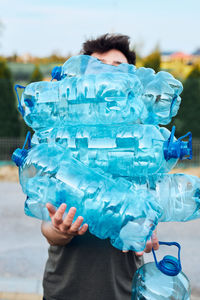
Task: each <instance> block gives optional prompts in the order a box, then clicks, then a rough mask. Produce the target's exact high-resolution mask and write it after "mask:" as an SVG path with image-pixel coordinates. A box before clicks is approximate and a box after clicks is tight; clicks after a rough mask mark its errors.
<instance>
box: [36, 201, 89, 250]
mask: <svg viewBox="0 0 200 300" xmlns="http://www.w3.org/2000/svg"><path fill="white" fill-rule="evenodd" d="M46 207H47V209H48V211H49V216H50V218H51V222H42V225H41V231H42V234H43V235H44V236H45V238H46V239H47V241H48V243H49V244H50V245H52V246H58V245H59V246H64V245H67V244H68V243H70V242H71V240H72V238H73V237H74V236H76V235H83V234H84V233H85V232H86V231H87V229H88V225H87V224H83V225H82V223H83V217H81V216H79V217H78V218H77V219H76V221H75V222H74V223H72V222H73V220H74V216H75V213H76V208H75V207H71V208H70V210H69V212H68V214H67V215H66V216H65V218H63V215H64V213H65V210H66V207H67V206H66V204H64V203H63V204H61V205H60V207H59V208H58V209H57V210H55V208H54V206H53V205H52V204H50V203H47V205H46ZM81 225H82V227H81Z"/></svg>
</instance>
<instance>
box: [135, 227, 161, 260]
mask: <svg viewBox="0 0 200 300" xmlns="http://www.w3.org/2000/svg"><path fill="white" fill-rule="evenodd" d="M152 248H153V249H154V250H158V249H159V242H158V238H157V229H155V230H154V232H153V234H152V236H151V240H148V241H147V243H146V247H145V249H144V251H141V252H135V254H136V255H137V256H142V255H143V254H144V252H145V253H149V252H151V251H152Z"/></svg>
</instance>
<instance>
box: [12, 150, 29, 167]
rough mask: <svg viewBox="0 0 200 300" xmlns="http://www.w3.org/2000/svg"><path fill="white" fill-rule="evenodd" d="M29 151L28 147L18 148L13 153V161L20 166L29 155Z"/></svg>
mask: <svg viewBox="0 0 200 300" xmlns="http://www.w3.org/2000/svg"><path fill="white" fill-rule="evenodd" d="M27 152H28V151H27V150H26V149H20V148H17V149H16V150H15V151H14V152H13V154H12V161H14V163H15V164H16V165H17V166H18V167H20V166H21V165H22V164H23V161H24V159H25V157H26V156H27Z"/></svg>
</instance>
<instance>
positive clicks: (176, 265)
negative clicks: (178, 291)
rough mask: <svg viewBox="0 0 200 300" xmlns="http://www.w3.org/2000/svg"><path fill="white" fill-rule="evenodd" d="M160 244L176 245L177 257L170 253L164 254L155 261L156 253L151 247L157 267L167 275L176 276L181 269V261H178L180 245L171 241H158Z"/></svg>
mask: <svg viewBox="0 0 200 300" xmlns="http://www.w3.org/2000/svg"><path fill="white" fill-rule="evenodd" d="M159 244H160V245H167V246H172V245H174V246H177V247H178V249H179V250H178V259H177V258H176V257H174V256H171V255H166V256H164V258H163V259H162V260H161V261H160V262H157V259H156V255H155V252H154V250H153V249H152V252H153V256H154V260H155V263H156V266H157V268H158V269H159V270H160V271H161V272H162V273H164V274H165V275H168V276H176V275H178V274H179V273H180V272H181V270H182V267H181V261H180V250H181V246H180V245H179V243H176V242H171V243H167V242H159Z"/></svg>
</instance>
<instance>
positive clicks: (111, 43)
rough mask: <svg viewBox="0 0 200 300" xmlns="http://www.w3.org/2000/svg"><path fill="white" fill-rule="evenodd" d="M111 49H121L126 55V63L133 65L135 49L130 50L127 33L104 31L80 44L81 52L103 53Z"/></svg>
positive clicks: (87, 53)
mask: <svg viewBox="0 0 200 300" xmlns="http://www.w3.org/2000/svg"><path fill="white" fill-rule="evenodd" d="M112 49H116V50H119V51H121V52H122V53H123V54H124V55H125V56H126V58H127V60H128V63H129V64H133V65H135V62H136V55H135V51H133V50H130V38H129V36H127V35H122V34H109V33H106V34H104V35H101V36H100V37H98V38H96V39H90V40H87V41H86V42H84V43H83V45H82V50H81V54H84V55H91V54H92V53H94V52H98V53H104V52H107V51H109V50H112Z"/></svg>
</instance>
